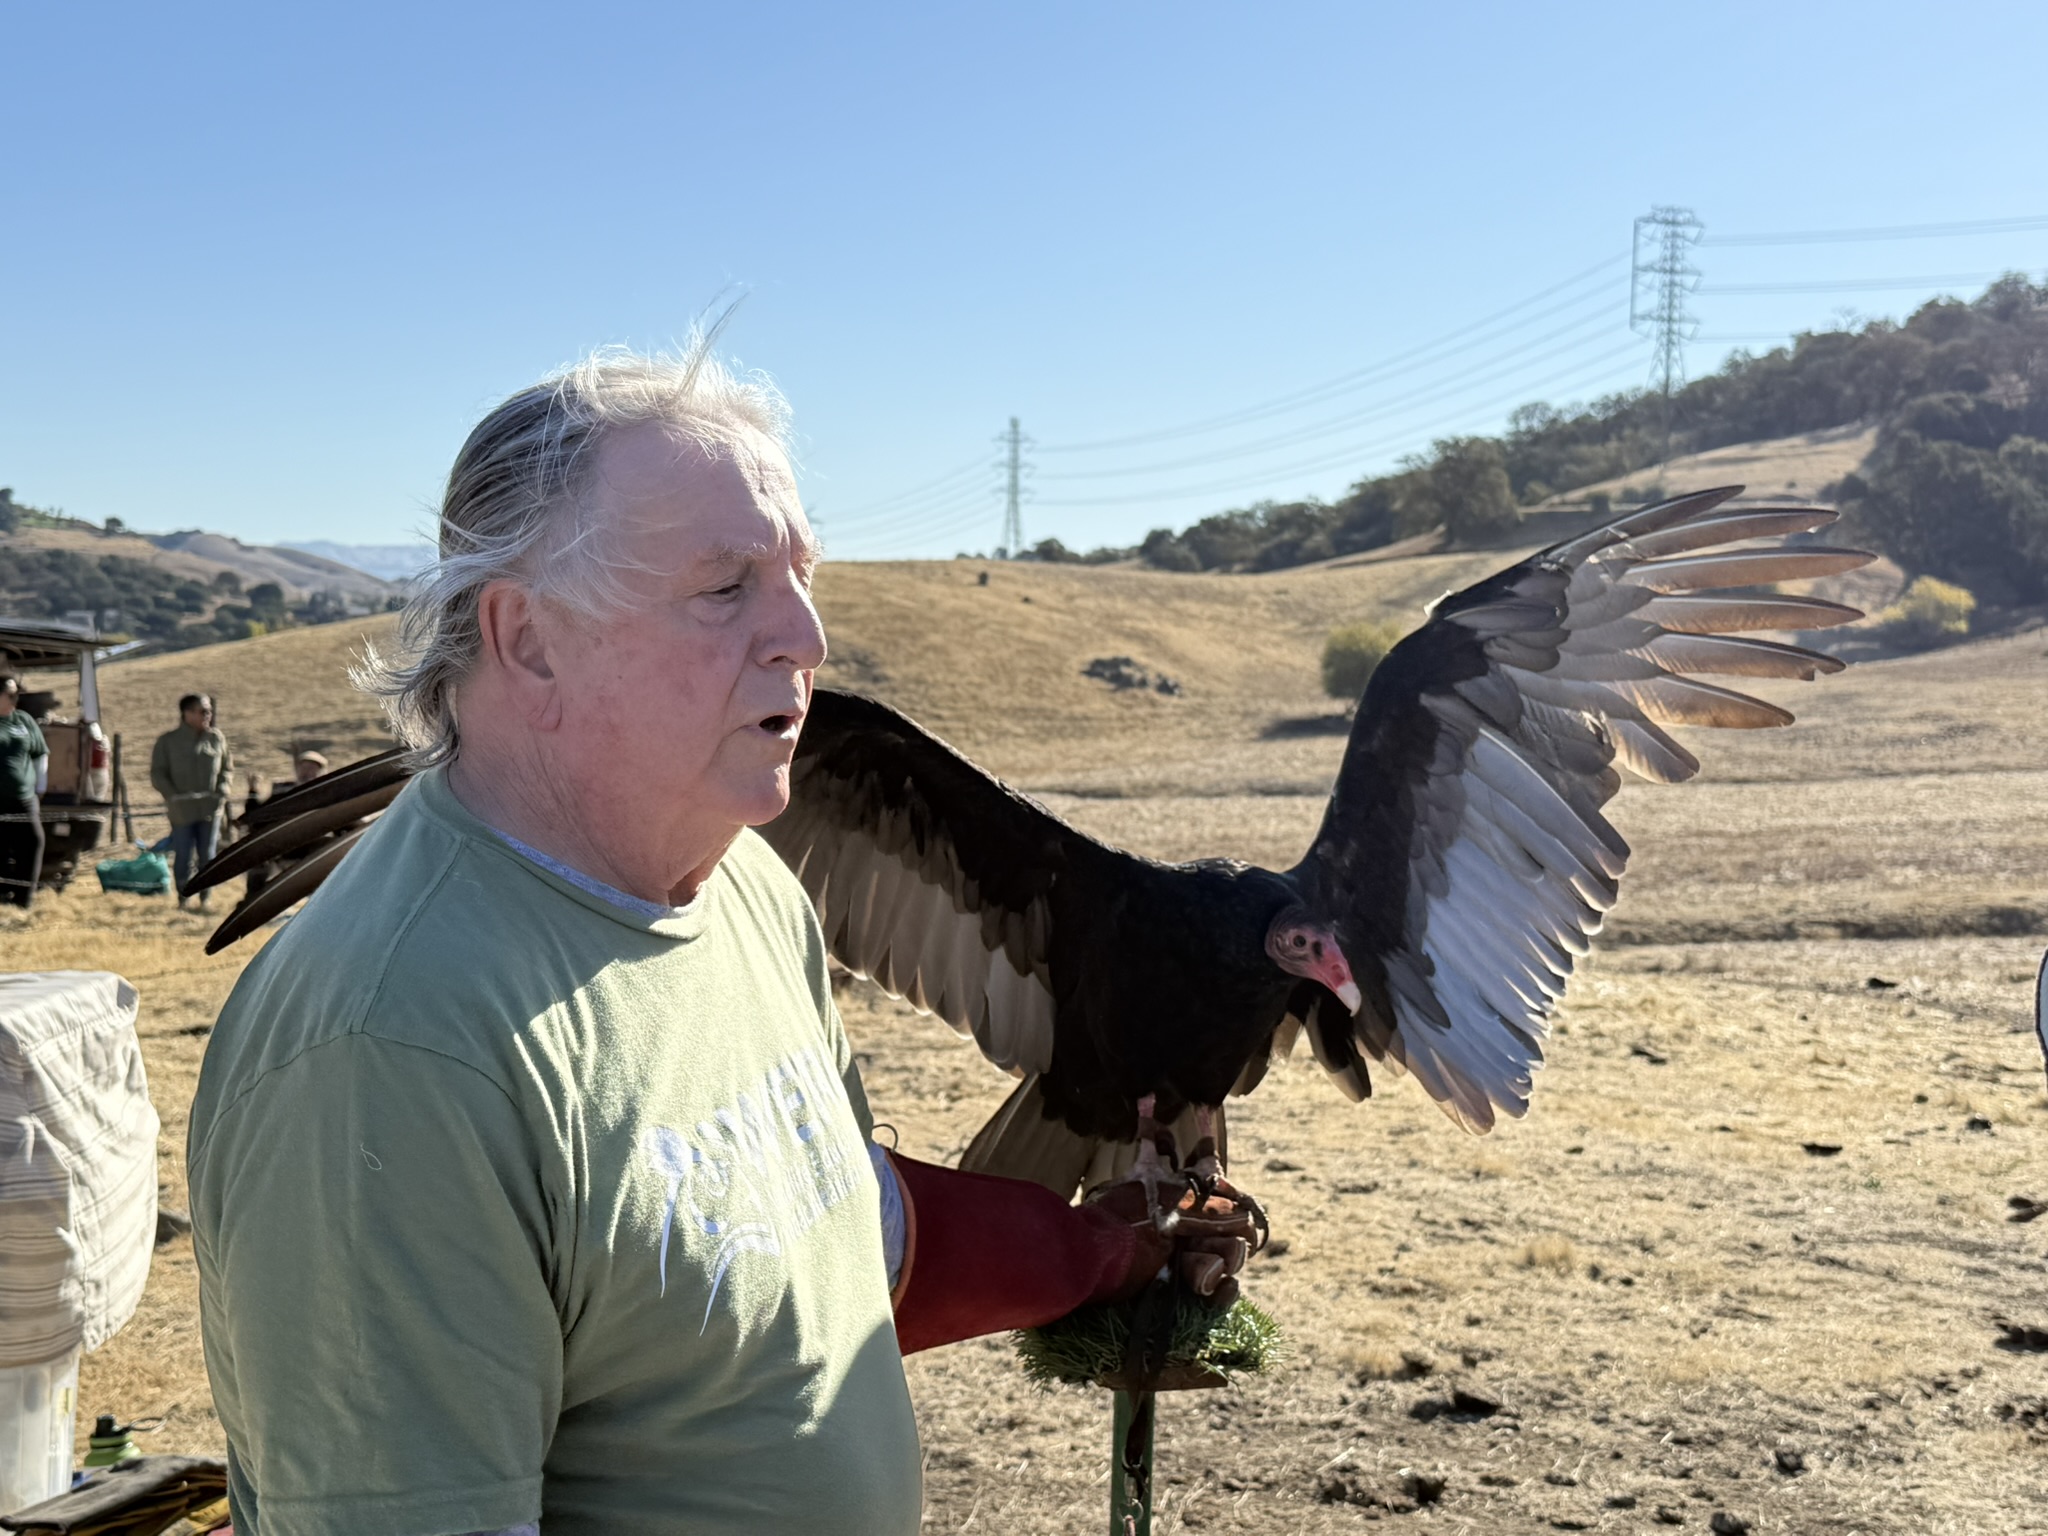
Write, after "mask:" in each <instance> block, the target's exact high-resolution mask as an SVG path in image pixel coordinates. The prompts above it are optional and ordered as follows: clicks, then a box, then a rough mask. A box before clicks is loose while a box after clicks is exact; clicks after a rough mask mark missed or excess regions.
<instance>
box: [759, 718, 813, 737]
mask: <svg viewBox="0 0 2048 1536" xmlns="http://www.w3.org/2000/svg"><path fill="white" fill-rule="evenodd" d="M803 723H804V717H803V716H802V715H799V714H787V715H764V716H762V717H761V720H760V726H761V729H762V730H764V731H766V732H767V733H768V734H769V735H770V736H794V735H796V733H797V728H798V727H799V726H801V725H802V724H803Z"/></svg>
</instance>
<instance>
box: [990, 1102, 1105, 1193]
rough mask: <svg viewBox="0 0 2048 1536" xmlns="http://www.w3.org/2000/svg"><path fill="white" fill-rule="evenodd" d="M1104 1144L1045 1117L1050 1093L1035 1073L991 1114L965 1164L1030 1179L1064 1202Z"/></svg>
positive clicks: (1014, 1177)
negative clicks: (1040, 1088)
mask: <svg viewBox="0 0 2048 1536" xmlns="http://www.w3.org/2000/svg"><path fill="white" fill-rule="evenodd" d="M1101 1146H1102V1142H1101V1141H1100V1140H1099V1139H1098V1138H1096V1137H1093V1136H1083V1135H1081V1134H1079V1133H1078V1132H1076V1131H1070V1130H1068V1129H1067V1128H1066V1127H1065V1126H1064V1125H1062V1124H1060V1122H1059V1121H1057V1120H1048V1119H1046V1117H1045V1095H1044V1094H1043V1093H1041V1092H1040V1091H1039V1087H1038V1074H1037V1073H1036V1072H1033V1073H1031V1074H1030V1075H1029V1076H1027V1077H1026V1078H1025V1079H1024V1081H1023V1082H1021V1083H1019V1084H1018V1085H1017V1086H1016V1087H1015V1088H1014V1089H1012V1090H1011V1091H1010V1096H1009V1097H1008V1098H1006V1099H1004V1100H1003V1102H1002V1106H1001V1107H1000V1108H999V1109H997V1110H996V1112H995V1113H994V1114H993V1115H991V1116H989V1119H988V1124H986V1125H984V1126H983V1127H982V1128H981V1129H980V1130H978V1131H976V1132H975V1133H974V1140H972V1141H970V1142H969V1143H968V1144H967V1151H966V1152H965V1154H963V1155H962V1157H961V1159H960V1167H961V1169H962V1170H963V1171H964V1172H967V1173H988V1174H993V1175H995V1176H996V1177H997V1178H1002V1179H1029V1180H1030V1181H1031V1182H1032V1183H1034V1184H1043V1185H1044V1186H1045V1187H1046V1188H1047V1189H1049V1190H1051V1191H1052V1192H1053V1193H1054V1194H1056V1195H1058V1196H1059V1197H1060V1198H1061V1199H1062V1200H1071V1199H1072V1198H1073V1197H1074V1191H1075V1190H1077V1189H1079V1188H1080V1187H1081V1179H1082V1176H1083V1175H1084V1174H1086V1173H1087V1172H1088V1171H1089V1167H1090V1165H1091V1164H1092V1163H1094V1162H1095V1161H1096V1153H1097V1151H1098V1149H1099V1148H1101Z"/></svg>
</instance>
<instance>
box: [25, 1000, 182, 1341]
mask: <svg viewBox="0 0 2048 1536" xmlns="http://www.w3.org/2000/svg"><path fill="white" fill-rule="evenodd" d="M136 1004H137V998H136V993H135V988H133V987H132V986H130V985H129V984H128V983H127V982H126V981H124V980H122V979H121V978H120V977H119V976H116V975H114V974H113V973H112V972H111V971H42V972H26V973H15V974H0V1368H6V1367H12V1366H20V1365H34V1364H37V1363H39V1362H41V1361H45V1360H53V1359H56V1358H57V1357H59V1356H61V1355H64V1354H66V1353H67V1352H69V1351H70V1350H73V1349H79V1348H83V1349H88V1350H90V1349H97V1348H98V1347H99V1346H100V1345H101V1344H104V1343H105V1342H106V1341H107V1340H108V1339H110V1338H112V1337H113V1336H114V1334H115V1333H116V1332H117V1331H118V1330H119V1329H120V1327H121V1325H122V1324H123V1323H125V1322H127V1321H128V1318H129V1316H130V1315H131V1314H132V1313H133V1312H134V1311H135V1304H136V1303H137V1302H138V1301H140V1300H141V1298H142V1287H143V1285H144V1283H145V1282H146V1281H147V1280H148V1279H149V1259H150V1254H151V1252H152V1251H153V1250H154V1248H155V1245H156V1136H157V1116H156V1110H155V1108H154V1107H153V1106H152V1105H151V1104H150V1102H149V1083H148V1080H147V1078H146V1077H145V1076H144V1074H143V1070H142V1045H141V1042H140V1041H139V1040H138V1039H137V1038H136V1034H135V1013H136Z"/></svg>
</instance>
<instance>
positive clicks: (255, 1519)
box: [187, 770, 921, 1536]
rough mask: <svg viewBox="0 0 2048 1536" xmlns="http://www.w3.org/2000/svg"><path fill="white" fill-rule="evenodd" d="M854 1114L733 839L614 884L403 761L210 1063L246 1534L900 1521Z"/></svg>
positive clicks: (820, 1528) (820, 959) (799, 934)
mask: <svg viewBox="0 0 2048 1536" xmlns="http://www.w3.org/2000/svg"><path fill="white" fill-rule="evenodd" d="M869 1130H870V1124H869V1117H868V1111H867V1105H866V1101H865V1099H864V1098H863V1096H862V1093H861V1089H860V1082H859V1079H858V1077H857V1076H856V1074H855V1072H854V1069H853V1065H852V1061H851V1053H850V1051H849V1049H848V1046H847V1041H846V1037H845V1034H844V1032H843V1031H842V1029H841V1027H840V1023H839V1017H838V1014H837V1012H836V1010H835V1009H834V1008H833V1006H832V1001H831V989H830V986H829V984H828V981H827V978H826V972H825V951H824V946H823V943H822V940H821V938H820V935H819V932H818V927H817V921H816V918H815V916H814V915H813V913H812V911H811V908H810V905H809V903H808V902H806V901H805V899H804V896H803V892H802V890H801V889H800V888H799V887H798V885H797V884H796V882H795V880H794V879H793V878H792V877H791V876H790V874H789V873H788V871H787V870H786V869H785V868H784V867H783V866H782V864H781V863H780V862H779V861H778V860H777V859H776V857H775V855H774V854H773V853H772V852H771V851H770V850H769V849H768V847H767V845H766V844H765V843H763V842H761V841H760V839H758V838H756V837H755V836H753V834H751V833H748V834H744V835H743V836H742V837H741V838H740V840H739V842H738V843H737V844H735V845H734V847H733V849H732V850H731V852H730V853H728V854H727V855H726V857H725V859H724V860H723V861H722V862H721V863H720V864H719V866H718V868H717V871H716V872H715V873H714V875H713V876H712V878H711V879H710V880H709V881H708V882H707V883H706V885H705V887H704V889H703V891H702V893H701V894H700V895H699V897H698V899H697V900H696V901H695V902H693V903H692V904H691V905H690V907H689V908H687V909H686V910H684V911H682V912H680V913H677V914H675V915H671V916H660V917H637V916H634V915H632V914H630V913H628V912H625V911H622V910H621V909H619V908H618V907H616V906H614V905H613V904H611V903H609V902H607V901H605V900H604V899H602V898H601V897H598V896H595V895H592V894H590V893H588V892H586V891H583V890H580V889H578V888H577V887H576V886H575V885H574V884H573V883H571V882H569V881H567V880H564V879H561V878H559V877H558V876H557V875H555V874H553V873H551V872H550V871H548V870H545V869H543V868H541V867H540V866H539V865H537V864H535V863H533V862H532V861H531V860H529V859H526V858H524V857H522V856H521V855H519V854H518V853H515V852H514V851H513V850H512V849H510V848H508V847H507V846H505V844H504V843H503V842H501V841H500V840H499V839H498V838H497V837H496V836H494V835H493V834H492V833H491V831H490V829H489V828H487V827H485V826H484V825H483V824H482V823H481V822H479V821H478V820H476V818H475V817H473V816H471V815H470V814H469V813H468V812H467V811H466V810H464V809H463V807H462V806H461V804H460V803H459V802H458V801H457V800H456V799H455V797H454V795H453V794H452V793H451V792H450V790H449V788H448V785H447V782H446V779H445V777H444V776H443V774H442V773H441V772H440V771H438V770H437V771H435V772H432V773H429V774H426V775H423V776H422V777H421V778H420V779H419V780H417V781H415V782H414V783H413V784H412V785H410V786H409V787H408V788H407V789H406V791H405V793H404V794H403V795H401V796H400V797H399V799H398V801H397V803H396V804H394V805H393V807H392V808H391V810H390V811H389V812H387V813H386V814H385V816H384V817H383V819H382V820H381V821H379V822H378V824H377V825H376V827H375V828H374V829H372V831H371V832H370V833H369V834H368V835H367V836H366V837H365V838H364V840H363V842H362V844H361V845H360V846H359V847H358V848H357V849H356V850H355V852H354V853H352V854H351V855H350V857H349V858H348V859H347V860H346V861H345V862H344V863H343V864H342V865H341V867H340V869H339V870H338V871H337V872H336V873H335V875H334V876H333V878H332V879H330V880H329V881H328V883H327V885H326V886H325V887H324V888H323V889H322V890H321V891H320V892H319V893H318V894H317V895H316V896H315V897H314V898H313V900H312V901H311V902H310V903H309V904H308V906H307V907H306V909H305V911H304V912H303V913H302V914H301V915H300V916H299V917H297V918H296V919H294V920H293V921H292V922H291V923H290V925H288V926H287V927H286V928H285V930H284V931H283V932H282V933H281V934H280V935H279V936H278V937H277V938H276V939H274V940H273V941H272V942H271V943H270V944H269V945H268V946H267V947H266V948H265V949H264V951H263V952H262V954H260V955H259V956H257V958H256V959H255V961H254V962H252V963H251V964H250V966H249V967H248V969H247V970H246V971H244V972H243V974H242V978H241V980H240V982H239V983H238V984H237V985H236V987H235V991H234V994H233V996H231V997H230V998H229V999H228V1003H227V1006H226V1007H225V1008H224V1009H223V1010H222V1013H221V1017H220V1021H219V1023H218V1025H217V1026H216V1027H215V1029H214V1032H213V1037H212V1039H211V1040H210V1042H209V1043H208V1046H207V1053H206V1062H205V1066H204V1068H203V1070H202V1072H201V1074H200V1081H199V1092H198V1095H197V1098H196V1100H195V1102H194V1104H193V1108H192V1125H191V1133H190V1143H189V1146H188V1149H187V1162H188V1167H189V1171H190V1175H191V1186H192V1211H193V1224H194V1235H195V1240H196V1242H197V1244H198V1258H199V1272H200V1303H201V1316H202V1322H203V1325H204V1331H205V1342H206V1363H207V1370H208V1373H209V1375H210V1376H211V1377H212V1380H213V1390H214V1400H215V1403H216V1406H217V1407H218V1409H219V1412H220V1418H221V1423H222V1424H223V1426H224V1427H225V1428H226V1430H227V1435H228V1441H229V1444H230V1446H231V1448H232V1454H231V1468H230V1496H231V1498H232V1501H233V1503H234V1512H235V1528H236V1530H237V1531H238V1532H240V1533H241V1536H326V1533H334V1536H344V1533H345V1536H422V1533H427V1532H451V1531H479V1530H494V1529H497V1528H499V1527H503V1526H510V1525H517V1524H520V1523H522V1522H524V1521H529V1520H533V1519H535V1518H538V1519H539V1520H540V1523H541V1529H542V1531H543V1532H544V1533H546V1536H586V1533H588V1536H596V1533H600V1532H602V1533H607V1536H638V1533H646V1536H654V1533H657V1532H658V1533H662V1536H676V1533H683V1532H688V1533H692V1536H695V1533H700V1532H701V1533H725V1532H741V1531H745V1532H763V1531H782V1530H802V1531H805V1532H816V1533H820V1536H825V1533H832V1532H846V1533H854V1532H859V1533H862V1536H873V1533H892V1532H895V1533H905V1536H908V1533H911V1532H914V1531H916V1529H917V1527H918V1519H919V1514H920V1504H921V1487H920V1474H919V1457H918V1447H917V1431H916V1426H915V1424H914V1422H913V1420H912V1417H911V1409H910V1398H909V1392H908V1389H907V1388H906V1386H905V1383H904V1379H903V1366H902V1361H901V1358H900V1355H899V1352H898V1349H897V1345H896V1335H895V1328H894V1325H893V1322H892V1320H891V1317H890V1311H889V1298H888V1291H887V1280H886V1277H885V1274H884V1259H883V1250H882V1233H881V1223H880V1218H879V1196H878V1192H877V1188H876V1184H875V1180H874V1174H873V1171H872V1168H871V1167H870V1164H869V1161H868V1157H867V1150H866V1142H867V1136H868V1132H869Z"/></svg>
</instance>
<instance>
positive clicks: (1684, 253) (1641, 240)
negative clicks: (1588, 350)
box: [1628, 206, 1706, 459]
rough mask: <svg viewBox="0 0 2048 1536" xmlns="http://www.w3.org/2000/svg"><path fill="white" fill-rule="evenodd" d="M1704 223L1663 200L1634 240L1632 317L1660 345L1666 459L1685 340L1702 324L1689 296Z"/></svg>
mask: <svg viewBox="0 0 2048 1536" xmlns="http://www.w3.org/2000/svg"><path fill="white" fill-rule="evenodd" d="M1705 229H1706V226H1705V225H1703V224H1701V223H1700V221H1699V219H1698V218H1697V217H1695V216H1694V214H1693V211H1692V210H1691V209H1690V208H1673V207H1668V206H1660V207H1656V208H1652V209H1651V210H1650V211H1649V212H1648V213H1646V214H1644V215H1643V216H1642V217H1641V218H1639V219H1637V220H1636V227H1635V238H1634V240H1633V242H1632V243H1631V245H1630V255H1631V261H1630V274H1629V276H1630V282H1629V295H1628V323H1629V328H1630V329H1631V330H1633V331H1635V332H1636V333H1637V334H1638V335H1642V336H1648V337H1649V338H1650V340H1651V342H1652V343H1653V344H1654V346H1655V349H1656V350H1655V352H1654V354H1653V355H1652V359H1651V363H1650V381H1651V383H1653V384H1655V385H1656V386H1657V387H1658V389H1659V390H1660V391H1661V392H1662V394H1663V396H1664V447H1663V452H1662V455H1661V457H1662V458H1665V459H1668V458H1670V457H1671V396H1672V394H1673V392H1674V391H1676V390H1678V389H1680V388H1682V387H1683V386H1684V384H1685V344H1686V343H1687V342H1688V341H1690V340H1692V338H1693V335H1694V332H1695V331H1696V329H1697V327H1698V326H1699V321H1698V319H1697V318H1696V317H1694V316H1693V315H1692V314H1691V313H1690V312H1689V311H1688V310H1687V309H1686V307H1685V301H1686V297H1687V296H1688V295H1689V294H1691V292H1692V291H1693V289H1694V288H1696V287H1698V286H1699V281H1700V269H1699V268H1698V267H1695V266H1694V265H1693V264H1692V262H1691V260H1690V256H1691V252H1692V248H1693V247H1694V246H1695V245H1697V244H1698V243H1699V239H1700V236H1701V234H1702V233H1704V232H1705Z"/></svg>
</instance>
